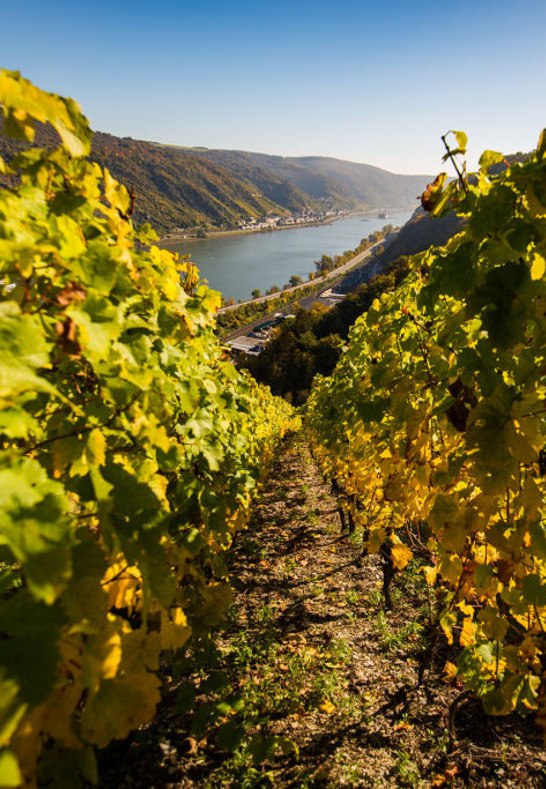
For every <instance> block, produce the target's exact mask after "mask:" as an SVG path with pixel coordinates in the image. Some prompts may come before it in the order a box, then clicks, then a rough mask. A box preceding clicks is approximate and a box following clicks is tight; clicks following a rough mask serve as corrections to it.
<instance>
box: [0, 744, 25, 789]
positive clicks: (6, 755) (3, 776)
mask: <svg viewBox="0 0 546 789" xmlns="http://www.w3.org/2000/svg"><path fill="white" fill-rule="evenodd" d="M22 783H23V779H22V776H21V771H20V769H19V764H18V763H17V759H16V758H15V756H14V755H13V753H12V752H11V751H8V750H5V751H0V786H2V787H11V786H21V784H22Z"/></svg>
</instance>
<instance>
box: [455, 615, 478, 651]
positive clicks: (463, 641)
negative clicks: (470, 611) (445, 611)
mask: <svg viewBox="0 0 546 789" xmlns="http://www.w3.org/2000/svg"><path fill="white" fill-rule="evenodd" d="M459 643H460V645H461V646H462V647H469V646H470V645H471V644H474V643H476V625H475V623H474V622H473V620H472V619H471V617H469V616H467V617H466V618H465V619H463V628H462V630H461V637H460V641H459Z"/></svg>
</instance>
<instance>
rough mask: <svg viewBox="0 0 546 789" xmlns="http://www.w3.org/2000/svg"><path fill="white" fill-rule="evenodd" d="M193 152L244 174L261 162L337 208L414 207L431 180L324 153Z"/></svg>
mask: <svg viewBox="0 0 546 789" xmlns="http://www.w3.org/2000/svg"><path fill="white" fill-rule="evenodd" d="M193 152H194V155H196V156H199V157H200V158H206V159H208V160H209V161H213V162H215V163H216V164H220V165H223V166H224V167H230V168H231V167H232V168H234V169H235V170H236V171H237V172H241V173H243V172H244V173H245V174H247V173H248V174H250V171H251V169H252V168H253V167H254V168H255V167H256V166H258V167H259V168H260V169H261V170H265V171H267V172H269V173H270V174H271V175H275V176H277V177H280V178H282V179H283V180H284V181H287V182H288V183H290V184H292V185H293V186H295V187H297V188H298V189H300V190H301V191H303V192H305V193H306V194H308V195H309V196H310V197H312V198H314V199H315V200H320V201H321V202H323V203H326V204H327V205H330V206H332V207H334V208H349V209H358V208H377V209H379V208H384V207H386V208H390V209H402V210H403V209H410V208H414V207H415V205H416V203H415V199H416V197H417V195H420V194H421V192H422V191H423V189H424V186H425V184H427V183H428V182H429V181H430V180H431V177H430V176H428V175H398V174H396V173H391V172H388V171H387V170H382V169H380V168H379V167H372V165H369V164H359V163H357V162H347V161H343V160H341V159H332V158H329V157H325V156H301V157H283V156H269V155H267V154H263V153H249V152H247V151H223V150H207V149H202V148H199V149H194V151H193Z"/></svg>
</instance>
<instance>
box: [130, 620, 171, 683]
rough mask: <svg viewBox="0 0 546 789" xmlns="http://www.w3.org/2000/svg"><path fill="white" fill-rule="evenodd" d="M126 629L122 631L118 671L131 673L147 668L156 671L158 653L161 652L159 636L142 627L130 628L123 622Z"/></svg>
mask: <svg viewBox="0 0 546 789" xmlns="http://www.w3.org/2000/svg"><path fill="white" fill-rule="evenodd" d="M124 626H126V628H127V629H126V631H125V632H124V633H123V637H122V642H121V648H122V658H121V667H120V673H124V674H133V673H136V672H138V671H141V670H142V669H143V668H147V669H148V670H149V671H157V670H158V668H159V655H160V653H161V637H160V634H159V633H156V632H155V631H152V632H151V633H146V631H145V630H144V629H143V628H138V629H137V630H131V626H130V625H129V624H128V623H124Z"/></svg>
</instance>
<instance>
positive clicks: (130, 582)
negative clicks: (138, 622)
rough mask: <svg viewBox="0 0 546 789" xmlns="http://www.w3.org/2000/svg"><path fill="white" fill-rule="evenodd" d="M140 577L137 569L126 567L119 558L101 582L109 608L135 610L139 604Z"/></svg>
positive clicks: (123, 561)
mask: <svg viewBox="0 0 546 789" xmlns="http://www.w3.org/2000/svg"><path fill="white" fill-rule="evenodd" d="M141 585H142V575H141V573H140V570H139V569H138V567H128V566H127V563H126V562H125V560H124V559H123V557H122V558H121V560H120V561H117V562H114V563H113V564H111V565H110V567H109V568H108V570H107V571H106V573H105V574H104V578H103V580H102V587H103V589H105V590H106V592H107V593H108V607H109V608H129V609H132V608H135V606H136V605H137V603H138V602H140V596H141V592H140V588H141Z"/></svg>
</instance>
